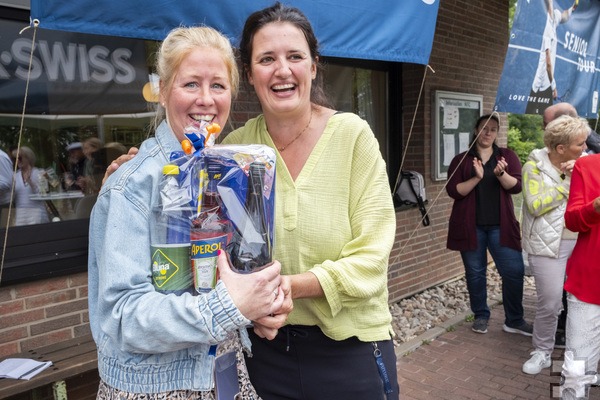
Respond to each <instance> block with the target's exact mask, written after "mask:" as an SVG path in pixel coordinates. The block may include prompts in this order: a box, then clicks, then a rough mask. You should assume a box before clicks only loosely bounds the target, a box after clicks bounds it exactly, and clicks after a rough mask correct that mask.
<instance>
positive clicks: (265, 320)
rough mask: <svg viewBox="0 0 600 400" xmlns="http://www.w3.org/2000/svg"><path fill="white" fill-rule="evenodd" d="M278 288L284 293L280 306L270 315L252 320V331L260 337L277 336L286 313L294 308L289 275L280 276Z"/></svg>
mask: <svg viewBox="0 0 600 400" xmlns="http://www.w3.org/2000/svg"><path fill="white" fill-rule="evenodd" d="M279 290H281V291H283V294H284V298H283V304H282V305H281V308H280V309H279V310H278V311H276V312H274V313H273V314H271V315H268V316H266V317H262V318H259V319H257V320H254V321H252V322H253V323H254V333H256V334H257V335H258V336H259V337H261V338H267V339H269V340H273V339H274V338H275V336H277V331H278V330H279V328H281V327H282V326H283V325H284V324H285V321H286V320H287V317H288V315H289V314H290V313H291V312H292V310H293V309H294V303H293V302H292V284H291V280H290V277H289V276H286V275H282V276H281V285H279Z"/></svg>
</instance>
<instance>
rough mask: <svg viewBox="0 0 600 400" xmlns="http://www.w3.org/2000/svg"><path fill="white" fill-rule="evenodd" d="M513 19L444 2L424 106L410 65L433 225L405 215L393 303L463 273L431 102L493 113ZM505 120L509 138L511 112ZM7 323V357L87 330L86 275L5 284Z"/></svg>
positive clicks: (461, 2) (497, 1)
mask: <svg viewBox="0 0 600 400" xmlns="http://www.w3.org/2000/svg"><path fill="white" fill-rule="evenodd" d="M507 20H508V2H507V1H506V0H478V1H466V0H454V1H442V2H441V5H440V11H439V16H438V26H437V30H436V34H435V39H434V45H433V51H432V54H431V58H430V65H431V66H432V68H433V69H434V70H435V74H433V73H431V72H428V73H427V79H426V81H425V86H424V91H423V93H422V97H421V101H420V104H419V105H418V107H417V104H416V103H417V97H418V95H419V90H420V87H421V82H422V79H423V72H424V67H423V66H422V65H411V64H407V65H405V66H404V68H403V70H404V71H403V96H404V99H403V100H404V108H403V110H397V112H398V113H400V112H403V113H404V126H405V129H404V130H405V131H404V132H403V135H404V141H405V142H406V140H407V138H408V133H409V132H408V130H409V129H410V126H411V124H412V119H413V113H414V112H415V108H416V110H417V114H416V119H415V124H414V127H413V131H412V134H411V138H410V142H409V153H408V156H407V161H406V165H405V168H407V169H415V170H418V171H421V172H422V173H423V175H424V177H425V180H426V186H427V195H428V198H429V204H428V205H427V208H428V210H429V213H430V214H429V215H430V219H431V225H430V226H429V227H423V226H422V225H421V224H420V220H421V216H420V213H419V211H418V210H417V209H411V210H407V211H398V213H397V230H396V245H395V246H394V249H393V251H392V254H391V257H390V271H389V278H390V280H389V288H390V301H397V300H399V299H401V298H403V297H407V296H409V295H411V294H414V293H417V292H420V291H422V290H424V289H426V288H428V287H431V286H433V285H435V284H438V283H441V282H444V281H446V280H448V279H450V278H453V277H455V276H458V275H460V274H462V273H463V268H462V264H461V262H460V258H459V255H458V253H456V252H450V251H448V250H446V232H447V223H448V216H449V211H450V207H451V205H452V203H451V201H450V200H449V198H448V196H447V195H446V193H445V190H444V188H443V185H444V183H445V182H433V181H432V180H431V156H430V154H431V100H432V96H433V93H434V91H435V90H447V91H455V92H467V93H473V94H481V95H483V96H484V105H485V110H486V111H487V110H490V109H491V108H492V106H493V103H494V99H495V95H496V88H497V85H498V81H499V79H500V74H501V70H502V64H503V60H504V54H505V52H506V46H507V44H508V28H507V24H506V21H507ZM259 110H260V109H259V106H258V104H257V101H256V99H255V97H254V95H253V94H250V93H248V91H242V92H241V93H240V95H239V96H238V99H237V102H236V103H235V105H234V108H233V111H232V118H231V120H232V126H233V127H238V126H240V125H241V124H243V122H244V121H246V120H247V119H248V118H250V117H251V116H254V115H256V113H258V112H259ZM501 121H502V125H503V126H502V129H501V135H504V138H503V139H502V140H504V141H505V136H506V131H507V129H506V117H505V116H504V115H503V116H502V118H501ZM226 129H227V128H226ZM229 129H231V127H229ZM502 140H501V141H502ZM0 321H1V323H0V357H3V356H6V355H8V354H12V353H15V352H18V351H23V350H28V349H30V348H34V347H37V346H40V345H43V344H49V343H53V342H59V341H63V340H66V339H69V338H72V337H77V336H80V335H83V334H85V333H88V332H89V323H88V314H87V274H86V273H82V274H76V275H71V276H66V277H56V278H52V279H47V280H43V281H35V282H31V283H24V284H18V285H12V286H0Z"/></svg>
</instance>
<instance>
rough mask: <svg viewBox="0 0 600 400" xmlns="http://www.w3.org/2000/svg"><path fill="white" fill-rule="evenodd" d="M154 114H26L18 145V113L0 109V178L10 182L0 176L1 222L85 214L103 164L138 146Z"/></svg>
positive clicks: (14, 223)
mask: <svg viewBox="0 0 600 400" xmlns="http://www.w3.org/2000/svg"><path fill="white" fill-rule="evenodd" d="M153 115H154V114H153V113H144V114H126V115H115V116H101V117H99V116H72V118H69V116H62V117H61V118H56V117H55V118H54V119H50V118H48V117H47V116H37V115H32V116H27V117H26V118H25V123H24V125H25V128H24V129H23V135H22V137H21V143H22V145H21V147H20V149H19V151H17V148H16V143H17V142H18V135H17V132H18V129H19V120H20V117H18V116H15V115H6V114H4V115H2V114H0V132H1V133H2V135H1V136H0V137H1V139H0V149H2V150H4V152H5V155H6V157H1V154H0V162H1V163H4V164H5V165H7V166H6V167H4V168H0V171H1V172H2V175H3V176H2V179H1V182H4V181H8V182H9V185H8V188H7V190H5V188H4V186H3V184H2V183H1V182H0V191H1V193H0V194H1V196H0V197H2V198H0V203H2V201H3V200H2V199H4V198H5V200H4V205H2V204H0V213H1V214H0V221H1V222H2V226H3V227H5V226H7V223H8V226H24V225H34V224H43V223H49V222H58V221H66V220H73V219H85V218H89V215H90V212H91V210H92V207H93V205H94V203H95V202H96V197H97V195H98V191H99V189H100V185H101V183H102V178H103V176H104V171H105V170H106V167H107V166H108V164H109V163H110V162H111V161H112V160H114V159H115V158H117V157H118V156H119V155H121V154H124V153H126V152H127V149H129V147H131V146H139V144H140V143H141V142H142V141H143V140H144V139H145V137H146V132H147V131H148V125H149V124H150V122H151V119H152V118H153ZM100 120H101V121H100ZM92 121H94V122H95V123H91V122H92ZM5 133H6V134H5ZM17 153H18V154H17ZM15 163H16V167H17V171H16V173H15V172H14V166H15ZM0 167H1V165H0ZM8 174H10V176H7V175H8ZM13 183H14V192H13V195H12V212H11V219H10V222H8V207H7V206H8V201H9V199H10V192H11V190H12V184H13Z"/></svg>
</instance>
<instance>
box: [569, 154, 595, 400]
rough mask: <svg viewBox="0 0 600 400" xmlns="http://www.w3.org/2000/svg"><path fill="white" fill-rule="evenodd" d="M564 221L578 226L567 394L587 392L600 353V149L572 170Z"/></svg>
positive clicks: (575, 228) (571, 266) (584, 394)
mask: <svg viewBox="0 0 600 400" xmlns="http://www.w3.org/2000/svg"><path fill="white" fill-rule="evenodd" d="M565 223H566V226H567V228H568V229H570V230H572V231H574V232H578V233H579V234H578V236H577V242H576V243H575V248H574V249H573V253H572V254H571V257H570V258H569V260H568V261H567V271H566V274H567V280H566V282H565V290H566V291H567V292H568V296H567V299H568V302H569V313H568V314H567V350H566V351H565V354H564V357H565V360H564V363H563V367H562V374H563V378H564V381H563V386H562V388H563V390H562V399H564V400H571V399H582V398H587V395H588V393H587V391H588V389H589V384H594V383H595V384H597V383H598V376H597V375H596V374H597V371H598V360H599V359H600V290H598V288H599V287H600V154H592V155H589V156H587V157H581V158H580V159H578V160H577V162H576V163H575V167H574V168H573V172H572V173H571V190H570V194H569V201H568V203H567V210H566V211H565Z"/></svg>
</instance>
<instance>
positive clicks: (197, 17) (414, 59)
mask: <svg viewBox="0 0 600 400" xmlns="http://www.w3.org/2000/svg"><path fill="white" fill-rule="evenodd" d="M439 1H440V0H402V1H398V0H369V1H364V0H288V1H285V2H284V3H285V4H289V5H292V6H295V7H298V8H299V9H301V10H302V11H303V12H304V13H305V14H306V16H307V17H308V19H309V20H310V21H311V23H312V25H313V28H314V29H315V33H316V35H317V37H318V39H319V42H320V45H321V49H320V50H321V53H322V54H323V55H325V56H331V57H343V58H358V59H367V60H382V61H396V62H408V63H415V64H427V63H428V61H429V55H430V53H431V47H432V43H433V36H434V31H435V24H436V19H437V13H438V8H439ZM273 3H274V1H272V0H270V1H265V0H253V1H241V0H217V1H214V0H213V1H210V2H209V1H206V0H191V1H181V0H153V1H147V0H103V1H98V0H77V1H64V0H31V17H32V19H37V20H39V21H40V28H45V29H55V30H63V31H73V32H81V33H91V34H99V35H111V36H124V37H130V38H140V39H153V40H162V39H163V38H164V37H165V36H166V34H167V32H168V31H169V30H170V29H172V28H174V27H177V26H182V25H183V26H194V25H199V24H204V25H208V26H212V27H214V28H216V29H218V30H219V31H221V32H223V33H224V34H225V35H226V36H228V37H229V38H230V39H231V40H232V43H233V44H234V45H237V43H238V42H239V37H240V35H241V31H242V27H243V24H244V21H245V19H246V17H247V16H248V15H250V14H251V13H252V12H254V11H256V10H259V9H262V8H264V7H268V6H270V5H272V4H273Z"/></svg>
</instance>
